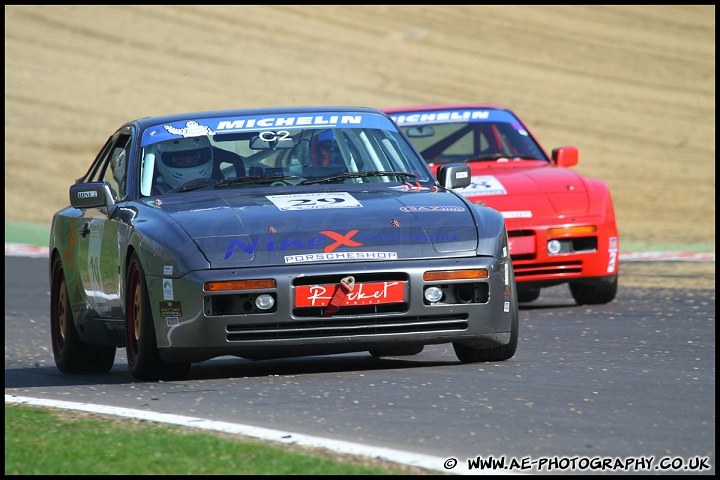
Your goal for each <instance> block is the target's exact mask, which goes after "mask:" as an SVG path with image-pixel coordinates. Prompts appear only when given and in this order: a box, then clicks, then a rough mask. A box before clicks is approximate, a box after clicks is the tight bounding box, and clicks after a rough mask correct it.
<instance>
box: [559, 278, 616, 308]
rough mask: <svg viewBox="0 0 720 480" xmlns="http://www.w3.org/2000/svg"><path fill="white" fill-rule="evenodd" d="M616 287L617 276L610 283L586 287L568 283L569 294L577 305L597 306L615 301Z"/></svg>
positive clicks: (580, 284)
mask: <svg viewBox="0 0 720 480" xmlns="http://www.w3.org/2000/svg"><path fill="white" fill-rule="evenodd" d="M617 287H618V277H617V275H616V276H615V278H614V279H613V281H612V282H611V283H603V284H600V285H586V284H582V283H570V293H572V297H573V298H574V299H575V302H576V303H577V304H578V305H599V304H603V303H610V302H612V301H613V300H614V299H615V295H616V294H617Z"/></svg>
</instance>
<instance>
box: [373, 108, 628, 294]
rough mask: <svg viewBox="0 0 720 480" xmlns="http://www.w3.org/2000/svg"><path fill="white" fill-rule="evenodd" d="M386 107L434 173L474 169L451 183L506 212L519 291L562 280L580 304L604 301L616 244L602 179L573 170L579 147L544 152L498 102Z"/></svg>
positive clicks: (611, 285)
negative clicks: (455, 167) (444, 168)
mask: <svg viewBox="0 0 720 480" xmlns="http://www.w3.org/2000/svg"><path fill="white" fill-rule="evenodd" d="M384 111H385V112H386V113H387V114H389V115H390V117H391V118H392V119H393V120H394V121H395V122H396V123H397V124H398V126H400V128H401V129H402V130H403V132H405V134H406V135H407V136H408V137H409V138H410V140H411V142H412V143H413V145H414V146H415V147H416V148H417V150H418V151H419V152H420V154H421V155H422V156H423V158H424V159H425V161H426V162H427V163H428V164H429V165H430V167H431V168H432V170H433V172H436V171H437V168H438V166H440V165H443V164H447V163H457V162H462V163H467V164H469V165H470V167H471V171H472V181H471V184H470V186H468V187H464V188H459V189H457V192H458V193H461V194H462V195H464V196H466V197H468V198H469V199H470V200H471V201H472V202H474V203H476V204H479V205H485V206H488V207H492V208H494V209H496V210H498V211H500V212H501V213H502V215H503V217H504V218H505V224H506V226H507V230H508V235H509V239H510V254H511V256H512V263H513V267H514V270H515V278H516V281H517V287H518V298H519V300H520V301H521V302H531V301H533V300H536V299H537V298H538V297H539V296H540V289H541V288H543V287H549V286H553V285H559V284H563V283H567V284H568V285H569V287H570V292H571V293H572V296H573V298H574V299H575V302H577V303H578V304H580V305H582V304H604V303H608V302H611V301H612V300H613V299H614V298H615V295H616V293H617V286H618V264H619V255H620V242H619V239H618V230H617V225H616V223H615V211H614V208H613V202H612V199H611V196H610V190H609V188H608V186H607V185H606V184H605V183H604V182H602V181H600V180H597V179H594V178H588V177H585V176H583V175H580V174H579V173H577V172H574V171H573V170H571V169H570V168H569V167H572V166H573V165H576V164H577V163H578V149H577V148H576V147H559V148H556V149H554V150H553V151H552V155H548V154H547V153H546V151H545V150H544V149H543V147H542V146H541V145H540V143H539V142H538V141H537V140H536V139H535V137H534V136H533V134H532V133H531V132H530V129H528V127H527V126H525V124H524V123H523V122H522V121H521V120H520V119H519V118H518V117H517V116H516V115H515V114H514V113H513V112H511V111H510V110H508V109H507V108H503V107H500V106H497V105H435V106H416V107H400V108H388V109H384Z"/></svg>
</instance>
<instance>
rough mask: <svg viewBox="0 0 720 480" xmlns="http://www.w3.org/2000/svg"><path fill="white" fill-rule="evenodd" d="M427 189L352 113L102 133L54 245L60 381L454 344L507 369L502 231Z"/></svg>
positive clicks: (509, 343)
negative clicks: (120, 369) (121, 366)
mask: <svg viewBox="0 0 720 480" xmlns="http://www.w3.org/2000/svg"><path fill="white" fill-rule="evenodd" d="M469 182H470V171H469V167H468V166H467V165H465V164H448V165H444V166H443V167H442V168H441V169H440V170H439V171H438V173H437V179H436V177H435V176H434V175H433V173H432V172H431V171H430V169H429V167H428V166H427V164H426V163H425V161H424V160H423V159H422V157H421V156H420V155H419V153H418V152H417V150H416V149H415V147H413V146H412V144H411V143H410V142H409V141H408V139H407V137H406V136H405V135H404V134H403V133H401V132H400V131H399V129H398V127H397V126H396V124H395V123H394V122H393V121H392V120H391V119H390V118H389V117H388V116H387V115H386V114H384V113H382V112H380V111H378V110H375V109H369V108H357V107H314V108H309V107H304V108H285V109H280V108H274V109H257V110H231V111H214V112H201V113H193V114H182V115H173V116H166V117H154V118H143V119H139V120H135V121H132V122H128V123H126V124H125V125H123V126H121V127H120V128H119V129H118V130H117V131H116V132H115V133H113V134H112V135H111V136H110V137H109V139H108V140H107V142H106V143H105V145H104V146H103V148H102V149H101V151H100V152H99V154H98V155H97V157H96V158H95V160H94V161H93V162H92V164H91V165H90V168H89V170H88V171H87V173H86V174H85V175H84V176H82V177H81V178H79V179H78V180H77V181H76V182H75V184H73V185H72V186H70V206H69V207H67V208H64V209H63V210H60V211H59V212H57V213H56V214H55V215H54V217H53V221H52V229H51V234H50V284H51V312H50V313H51V336H52V346H53V352H54V357H55V362H56V365H57V367H58V369H59V370H60V371H62V372H65V373H83V372H94V373H97V372H106V371H109V370H110V369H111V368H112V366H113V363H114V357H115V351H116V348H118V347H121V348H122V347H124V348H125V349H126V352H127V361H128V365H129V369H130V372H131V374H132V375H133V376H134V377H135V378H137V379H140V380H149V381H155V380H161V379H163V380H173V379H182V378H184V377H185V376H186V375H187V374H188V372H189V369H190V366H191V364H192V363H197V362H202V361H205V360H209V359H211V358H215V357H219V356H225V355H231V356H236V357H241V358H247V359H256V360H258V359H272V358H282V357H297V356H304V355H324V354H338V353H347V352H358V351H368V352H370V354H371V355H373V356H391V355H413V354H417V353H419V352H421V351H422V350H423V348H424V346H425V345H430V344H442V343H452V345H453V347H454V350H455V352H456V354H457V357H458V358H459V359H460V361H462V362H478V361H500V360H506V359H508V358H511V357H512V356H513V355H514V354H515V351H516V348H517V342H518V304H517V292H516V290H515V278H514V272H513V269H512V264H511V262H510V256H509V250H508V239H507V232H506V229H505V223H504V220H503V217H502V215H501V214H500V213H499V212H497V211H496V210H493V209H491V208H487V207H482V206H476V205H473V204H472V203H470V202H469V201H468V200H467V199H465V198H464V197H463V196H461V195H459V194H457V193H454V192H453V191H452V190H451V189H452V188H459V187H463V186H467V185H468V184H469Z"/></svg>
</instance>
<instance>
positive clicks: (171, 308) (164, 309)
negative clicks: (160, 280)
mask: <svg viewBox="0 0 720 480" xmlns="http://www.w3.org/2000/svg"><path fill="white" fill-rule="evenodd" d="M160 316H161V317H182V307H181V306H180V302H178V301H173V300H170V301H165V302H160Z"/></svg>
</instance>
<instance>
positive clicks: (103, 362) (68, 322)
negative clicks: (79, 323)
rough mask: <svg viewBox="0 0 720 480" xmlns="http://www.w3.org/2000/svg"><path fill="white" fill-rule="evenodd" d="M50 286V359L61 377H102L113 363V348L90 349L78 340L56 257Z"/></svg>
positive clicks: (89, 346) (88, 345) (59, 261)
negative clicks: (51, 355) (53, 361)
mask: <svg viewBox="0 0 720 480" xmlns="http://www.w3.org/2000/svg"><path fill="white" fill-rule="evenodd" d="M51 278H52V280H51V285H50V338H51V340H52V348H53V357H54V358H55V365H56V366H57V368H58V370H60V371H61V372H63V373H105V372H109V371H110V369H111V368H112V366H113V363H114V362H115V347H113V346H107V345H92V344H90V343H87V342H84V341H82V340H81V339H80V336H79V335H78V333H77V330H76V329H75V321H74V319H73V314H72V309H71V308H70V299H69V297H68V291H67V282H66V281H65V270H64V269H63V265H62V261H61V260H60V258H59V257H56V258H55V260H54V261H53V264H52V277H51Z"/></svg>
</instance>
